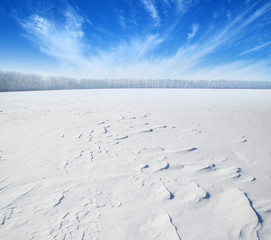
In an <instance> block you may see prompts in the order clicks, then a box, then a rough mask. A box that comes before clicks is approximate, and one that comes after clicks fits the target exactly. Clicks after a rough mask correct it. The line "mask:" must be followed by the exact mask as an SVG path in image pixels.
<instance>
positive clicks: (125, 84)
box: [0, 71, 271, 91]
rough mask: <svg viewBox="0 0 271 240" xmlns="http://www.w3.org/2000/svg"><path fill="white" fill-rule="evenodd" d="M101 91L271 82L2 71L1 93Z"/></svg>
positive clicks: (245, 85) (265, 84)
mask: <svg viewBox="0 0 271 240" xmlns="http://www.w3.org/2000/svg"><path fill="white" fill-rule="evenodd" d="M99 88H217V89H271V81H270V82H268V81H228V80H197V81H196V80H177V79H176V80H173V79H141V80H134V79H87V78H82V79H76V78H70V77H60V76H43V75H39V74H24V73H19V72H1V71H0V91H35V90H64V89H99Z"/></svg>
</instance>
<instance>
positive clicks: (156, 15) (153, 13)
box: [141, 0, 160, 26]
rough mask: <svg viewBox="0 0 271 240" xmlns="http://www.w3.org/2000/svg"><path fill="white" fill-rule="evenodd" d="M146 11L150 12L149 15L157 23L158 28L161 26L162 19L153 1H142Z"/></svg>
mask: <svg viewBox="0 0 271 240" xmlns="http://www.w3.org/2000/svg"><path fill="white" fill-rule="evenodd" d="M141 1H142V3H143V5H144V7H145V9H146V11H147V12H149V14H150V15H151V17H152V19H153V20H154V22H155V25H156V26H159V25H160V17H159V13H158V11H157V9H156V7H155V3H154V1H153V0H141Z"/></svg>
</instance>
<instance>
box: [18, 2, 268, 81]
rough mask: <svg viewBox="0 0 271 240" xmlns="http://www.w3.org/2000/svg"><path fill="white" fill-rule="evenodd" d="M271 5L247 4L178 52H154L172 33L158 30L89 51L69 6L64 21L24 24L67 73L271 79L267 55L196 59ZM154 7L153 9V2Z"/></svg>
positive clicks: (38, 19) (35, 20)
mask: <svg viewBox="0 0 271 240" xmlns="http://www.w3.org/2000/svg"><path fill="white" fill-rule="evenodd" d="M144 2H145V4H147V5H148V4H149V3H153V2H152V1H150V0H149V1H147V0H145V1H144ZM269 5H271V4H269ZM269 5H268V4H266V5H264V6H263V7H262V8H260V9H259V10H258V11H255V12H253V13H251V14H249V12H250V10H251V9H248V10H247V11H245V12H243V13H242V14H240V15H239V16H237V17H235V18H234V19H232V20H231V21H229V22H228V24H227V25H226V26H224V28H222V29H218V30H216V31H215V32H211V31H210V32H208V34H206V36H207V37H206V36H205V37H204V38H201V36H200V38H199V40H197V41H195V42H193V44H191V42H190V41H188V42H186V44H184V45H182V44H181V43H180V45H179V48H178V49H177V50H176V51H175V53H173V54H172V55H170V56H168V55H164V56H161V55H160V56H159V57H157V56H156V55H155V54H154V53H155V51H156V50H157V49H158V48H159V47H160V46H161V44H162V43H164V42H166V41H167V37H172V36H171V35H170V34H171V33H169V34H168V35H164V36H161V35H159V34H146V35H145V36H140V37H138V36H135V37H134V38H133V39H130V41H122V42H120V43H119V44H118V45H116V46H115V47H114V48H110V49H109V50H104V49H98V50H97V52H98V54H96V55H92V56H87V55H86V54H87V53H88V51H87V48H88V47H89V46H86V45H85V44H84V40H83V37H84V32H83V21H84V20H83V19H82V17H80V16H79V15H78V14H77V13H76V12H75V11H74V10H73V9H71V8H69V9H68V11H65V13H64V15H65V21H64V22H63V23H62V24H59V23H58V24H57V22H54V21H53V20H48V19H46V18H44V17H42V16H39V15H32V16H31V17H30V18H28V19H27V20H26V21H24V22H22V23H21V24H22V26H23V27H24V29H25V30H26V32H27V34H28V37H29V39H31V40H32V41H33V42H34V43H35V44H36V45H37V46H38V47H39V49H40V50H41V51H42V52H44V53H45V54H47V55H49V56H52V57H54V58H56V59H58V61H59V62H60V63H61V66H62V73H63V75H69V76H75V77H89V78H175V79H221V78H224V79H231V80H234V79H236V80H243V79H244V80H250V79H251V80H268V79H267V76H269V77H270V75H271V74H270V71H269V70H268V69H271V68H270V64H269V65H268V61H267V62H264V61H262V62H257V63H254V62H245V61H240V62H234V63H230V64H224V65H221V66H215V67H209V68H200V69H199V70H195V66H197V67H198V64H199V63H201V62H202V61H204V59H206V57H207V56H208V55H209V54H210V53H212V52H214V51H215V50H216V49H218V48H219V47H221V46H223V44H225V43H227V42H228V41H229V40H231V39H232V38H234V36H235V35H238V34H240V33H241V32H242V31H243V30H245V29H246V27H247V26H248V25H249V24H250V23H252V22H253V21H255V20H256V19H258V18H259V17H260V16H262V14H264V13H266V11H267V9H269V7H270V6H269ZM148 6H151V5H148ZM150 9H152V10H153V9H155V7H154V8H150ZM148 11H149V12H150V13H151V12H152V11H151V10H148ZM155 12H156V10H154V13H155ZM156 13H157V12H156ZM153 19H154V20H155V19H159V16H158V13H157V15H155V14H154V15H153ZM244 19H246V20H245V21H244ZM157 21H158V20H157ZM159 21H160V20H159ZM198 30H199V25H198V24H196V23H194V24H193V25H192V29H191V32H190V33H188V36H187V39H188V40H191V39H193V38H195V36H196V34H197V33H198ZM269 43H270V42H269ZM265 46H267V44H266V45H264V44H262V45H260V46H257V47H254V48H253V49H250V50H248V51H247V52H245V53H243V54H247V53H249V52H252V51H256V50H258V49H260V48H263V47H265ZM269 63H270V61H269Z"/></svg>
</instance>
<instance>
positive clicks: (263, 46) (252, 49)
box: [240, 41, 271, 55]
mask: <svg viewBox="0 0 271 240" xmlns="http://www.w3.org/2000/svg"><path fill="white" fill-rule="evenodd" d="M270 44H271V41H269V42H266V43H263V44H260V45H258V46H256V47H254V48H251V49H249V50H247V51H245V52H243V53H241V54H240V55H245V54H248V53H251V52H256V51H258V50H260V49H262V48H265V47H267V46H268V45H270Z"/></svg>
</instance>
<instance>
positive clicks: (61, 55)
mask: <svg viewBox="0 0 271 240" xmlns="http://www.w3.org/2000/svg"><path fill="white" fill-rule="evenodd" d="M64 16H65V22H63V23H62V24H56V22H54V21H52V20H48V19H46V18H43V17H42V16H39V15H32V16H30V17H29V18H28V19H27V20H26V21H22V22H21V25H22V26H23V28H24V29H25V31H26V33H27V37H28V38H29V39H30V40H31V41H32V42H33V43H34V44H35V45H36V46H38V48H39V49H40V50H41V52H43V53H45V54H47V55H49V56H52V57H54V58H56V59H58V60H60V61H61V63H63V64H69V65H71V66H78V65H80V64H83V63H84V64H85V59H84V57H83V55H84V44H83V41H82V38H83V36H84V32H83V30H82V24H83V19H82V18H81V17H80V16H79V15H77V14H76V13H75V11H74V10H73V9H68V10H67V11H66V12H65V13H64Z"/></svg>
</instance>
